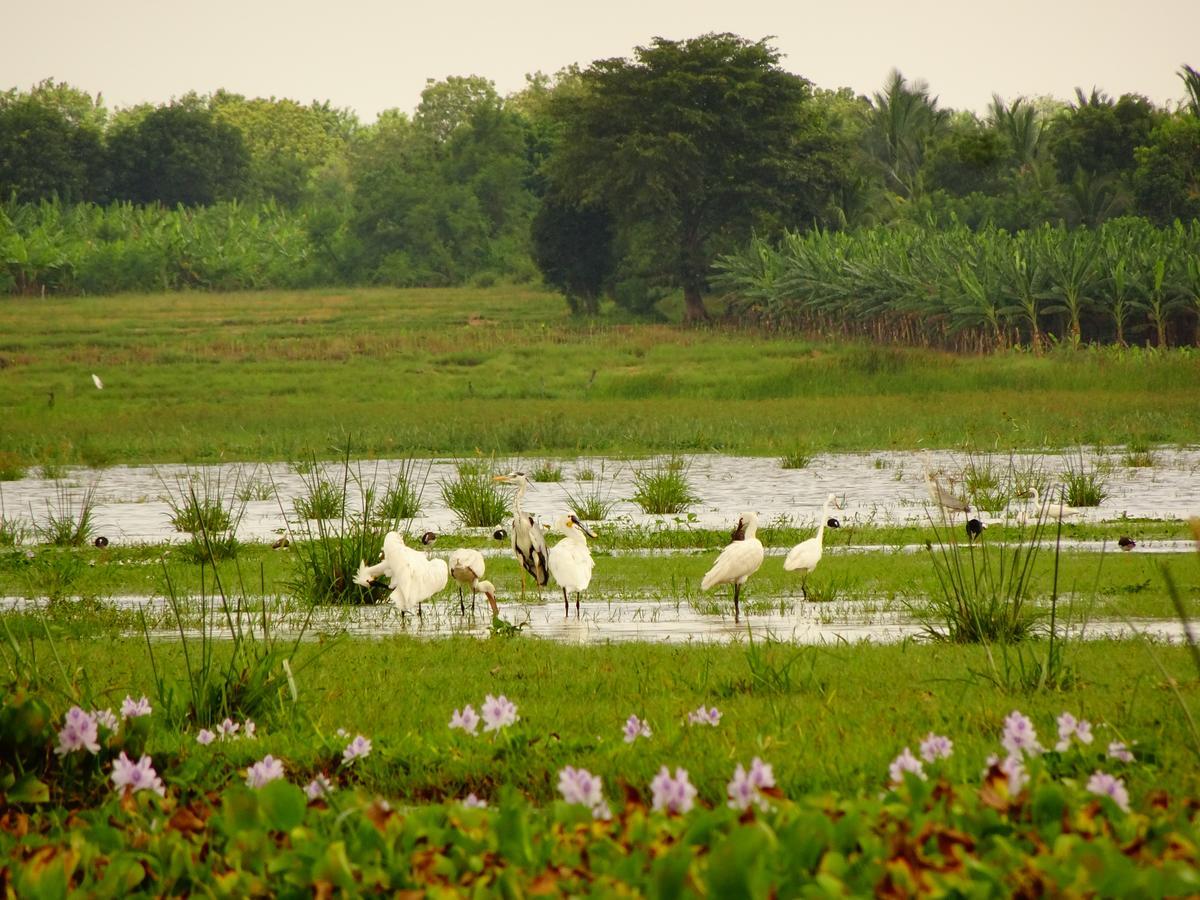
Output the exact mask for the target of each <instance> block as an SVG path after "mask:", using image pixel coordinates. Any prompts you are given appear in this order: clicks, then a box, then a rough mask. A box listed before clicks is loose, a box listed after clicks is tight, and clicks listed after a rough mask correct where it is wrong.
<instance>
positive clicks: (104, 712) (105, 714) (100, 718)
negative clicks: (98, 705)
mask: <svg viewBox="0 0 1200 900" xmlns="http://www.w3.org/2000/svg"><path fill="white" fill-rule="evenodd" d="M92 718H93V719H95V720H96V724H97V725H103V726H104V727H105V728H107V729H108V730H109V731H116V730H117V728H119V727H120V724H121V723H120V720H119V719H118V718H117V717H116V715H115V714H114V713H113V711H112V710H111V709H93V710H92Z"/></svg>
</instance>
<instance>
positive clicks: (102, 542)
mask: <svg viewBox="0 0 1200 900" xmlns="http://www.w3.org/2000/svg"><path fill="white" fill-rule="evenodd" d="M92 543H93V544H94V545H95V546H97V547H107V546H108V538H106V537H105V536H104V535H100V536H99V537H98V538H96V539H95V540H94V541H92Z"/></svg>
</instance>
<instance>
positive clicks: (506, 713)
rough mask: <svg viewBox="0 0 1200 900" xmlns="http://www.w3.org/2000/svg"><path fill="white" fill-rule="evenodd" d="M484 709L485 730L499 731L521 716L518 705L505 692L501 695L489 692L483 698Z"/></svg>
mask: <svg viewBox="0 0 1200 900" xmlns="http://www.w3.org/2000/svg"><path fill="white" fill-rule="evenodd" d="M482 709H483V730H484V731H499V730H500V729H501V728H506V727H508V726H509V725H511V724H512V723H513V722H515V721H517V719H518V718H520V717H519V716H518V715H517V707H516V705H515V704H514V703H513V702H512V701H511V700H509V699H508V698H507V697H505V696H504V695H503V694H501V695H500V696H499V697H493V696H492V695H491V694H488V695H487V696H486V697H485V698H484V699H483V707H482Z"/></svg>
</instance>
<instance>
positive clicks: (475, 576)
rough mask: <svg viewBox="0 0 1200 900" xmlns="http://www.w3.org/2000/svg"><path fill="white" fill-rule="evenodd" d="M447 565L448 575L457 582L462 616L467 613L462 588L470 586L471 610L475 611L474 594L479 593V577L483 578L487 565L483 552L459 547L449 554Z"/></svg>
mask: <svg viewBox="0 0 1200 900" xmlns="http://www.w3.org/2000/svg"><path fill="white" fill-rule="evenodd" d="M447 565H449V566H450V577H451V578H453V579H454V580H455V582H457V583H458V608H459V610H460V611H461V612H462V614H463V615H464V616H465V615H466V614H467V607H466V604H465V603H464V602H463V588H470V589H471V612H475V595H476V594H477V593H479V590H480V588H479V584H480V579H481V578H483V573H484V570H485V569H486V567H487V565H486V563H485V562H484V559H483V554H482V553H480V552H479V551H478V550H474V549H472V548H470V547H461V548H459V549H458V550H455V551H453V552H452V553H451V554H450V558H449V559H448V560H447ZM483 583H484V584H486V583H487V582H483Z"/></svg>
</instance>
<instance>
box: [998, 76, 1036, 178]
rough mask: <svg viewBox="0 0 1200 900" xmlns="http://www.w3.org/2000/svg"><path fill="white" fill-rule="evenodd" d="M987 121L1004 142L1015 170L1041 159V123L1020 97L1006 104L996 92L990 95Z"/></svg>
mask: <svg viewBox="0 0 1200 900" xmlns="http://www.w3.org/2000/svg"><path fill="white" fill-rule="evenodd" d="M987 121H988V124H989V125H990V126H991V127H992V128H993V129H995V131H996V132H997V133H999V134H1000V135H1001V137H1003V138H1004V139H1005V140H1006V141H1007V142H1008V146H1009V148H1010V150H1011V151H1012V158H1013V162H1014V163H1015V164H1016V167H1017V168H1018V169H1023V168H1026V167H1028V166H1032V165H1034V164H1035V163H1036V162H1037V161H1038V160H1039V159H1040V158H1041V155H1042V148H1043V146H1044V145H1043V136H1044V133H1045V132H1044V127H1043V126H1044V123H1043V122H1042V119H1041V117H1040V116H1039V115H1038V114H1037V110H1036V109H1034V108H1033V106H1032V105H1031V104H1029V103H1028V102H1026V101H1025V99H1024V98H1023V97H1018V98H1017V99H1016V100H1014V101H1013V102H1012V105H1011V106H1008V105H1006V104H1005V103H1004V99H1003V98H1002V97H1001V96H1000V95H999V94H992V105H991V106H990V107H988V116H987Z"/></svg>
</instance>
